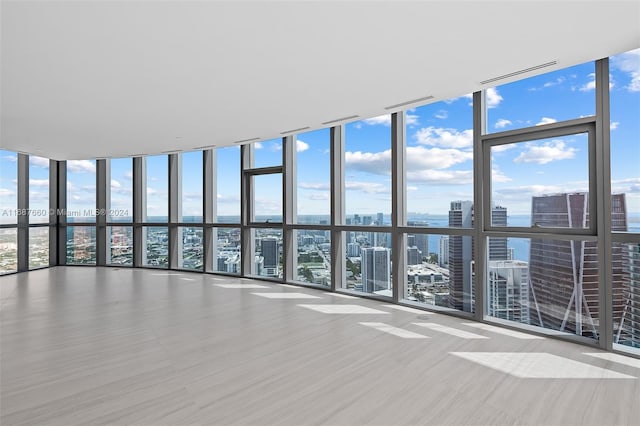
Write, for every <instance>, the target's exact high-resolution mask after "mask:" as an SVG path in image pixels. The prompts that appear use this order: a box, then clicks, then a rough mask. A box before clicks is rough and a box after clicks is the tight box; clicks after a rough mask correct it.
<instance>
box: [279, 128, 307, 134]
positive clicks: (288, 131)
mask: <svg viewBox="0 0 640 426" xmlns="http://www.w3.org/2000/svg"><path fill="white" fill-rule="evenodd" d="M310 128H311V127H309V126H307V127H300V128H299V129H293V130H287V131H284V132H280V134H281V135H286V134H287V133H297V132H301V131H303V130H307V129H310Z"/></svg>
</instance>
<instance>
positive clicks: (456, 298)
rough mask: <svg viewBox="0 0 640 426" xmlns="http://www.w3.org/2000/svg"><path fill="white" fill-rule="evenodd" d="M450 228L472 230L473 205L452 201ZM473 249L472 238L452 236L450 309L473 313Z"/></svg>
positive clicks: (468, 202) (450, 252) (450, 238)
mask: <svg viewBox="0 0 640 426" xmlns="http://www.w3.org/2000/svg"><path fill="white" fill-rule="evenodd" d="M449 226H450V227H454V228H471V227H472V226H473V203H472V202H471V201H452V202H451V209H450V210H449ZM472 259H473V247H472V240H471V237H467V236H461V235H451V236H450V237H449V307H451V308H454V309H458V310H461V311H465V312H471V311H472V307H473V301H472V298H471V295H472V288H471V267H470V265H471V260H472Z"/></svg>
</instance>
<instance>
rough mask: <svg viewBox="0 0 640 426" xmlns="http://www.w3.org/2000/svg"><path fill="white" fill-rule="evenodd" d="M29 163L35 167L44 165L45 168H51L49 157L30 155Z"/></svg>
mask: <svg viewBox="0 0 640 426" xmlns="http://www.w3.org/2000/svg"><path fill="white" fill-rule="evenodd" d="M29 164H31V165H32V166H35V167H42V168H43V169H48V168H49V159H48V158H43V157H36V156H33V155H31V156H29Z"/></svg>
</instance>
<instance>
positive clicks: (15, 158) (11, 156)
mask: <svg viewBox="0 0 640 426" xmlns="http://www.w3.org/2000/svg"><path fill="white" fill-rule="evenodd" d="M2 159H3V160H7V161H9V162H10V163H15V162H16V161H18V155H17V154H9V155H4V156H3V157H2Z"/></svg>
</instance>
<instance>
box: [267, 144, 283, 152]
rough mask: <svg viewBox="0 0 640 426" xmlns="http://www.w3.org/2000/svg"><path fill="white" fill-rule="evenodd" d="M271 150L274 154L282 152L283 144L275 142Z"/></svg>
mask: <svg viewBox="0 0 640 426" xmlns="http://www.w3.org/2000/svg"><path fill="white" fill-rule="evenodd" d="M269 149H270V150H271V151H273V152H276V151H282V144H281V143H279V142H273V143H272V144H271V146H270V147H269Z"/></svg>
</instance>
